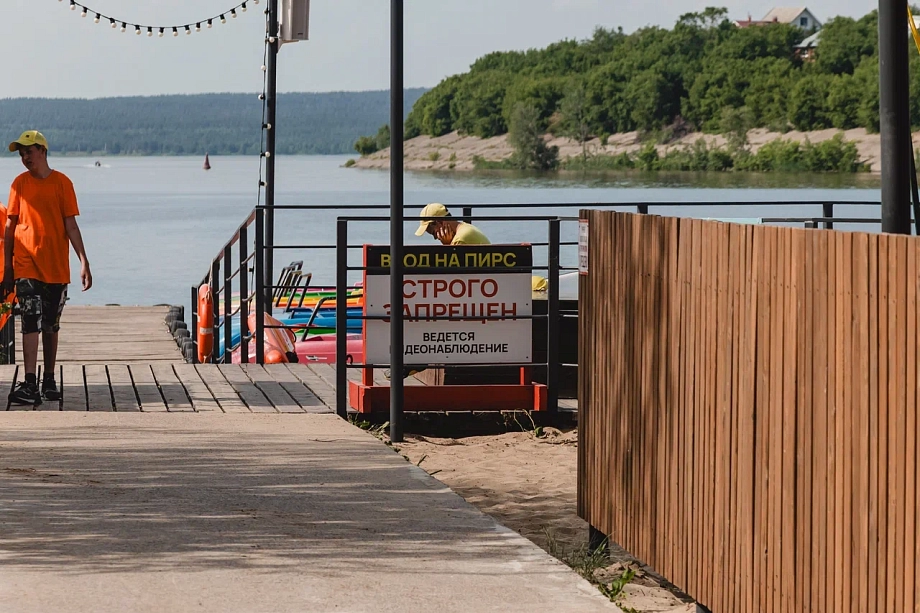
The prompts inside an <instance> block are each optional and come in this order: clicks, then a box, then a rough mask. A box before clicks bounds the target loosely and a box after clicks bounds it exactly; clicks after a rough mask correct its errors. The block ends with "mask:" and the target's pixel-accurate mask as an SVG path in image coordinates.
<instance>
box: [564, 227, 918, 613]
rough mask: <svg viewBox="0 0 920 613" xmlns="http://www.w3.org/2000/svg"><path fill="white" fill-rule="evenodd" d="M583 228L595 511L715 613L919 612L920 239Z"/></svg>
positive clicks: (584, 412)
mask: <svg viewBox="0 0 920 613" xmlns="http://www.w3.org/2000/svg"><path fill="white" fill-rule="evenodd" d="M581 216H582V218H585V219H588V220H589V228H590V230H589V247H590V251H589V261H588V267H589V274H588V275H587V276H584V277H582V282H581V287H580V290H579V298H580V309H581V310H580V318H579V326H580V331H579V333H580V337H581V342H580V343H579V353H580V355H579V413H580V414H579V427H580V429H581V433H580V439H581V440H580V441H579V449H578V452H579V457H578V462H579V465H578V468H579V471H578V480H579V485H578V511H579V514H580V515H581V517H583V518H584V519H585V520H587V521H588V523H589V524H591V525H592V526H594V527H595V528H596V529H598V530H600V531H601V532H603V533H604V534H607V535H609V537H610V539H611V540H612V541H614V542H616V543H618V544H620V545H622V546H623V547H624V548H625V549H627V550H628V551H630V552H631V553H633V554H634V555H635V556H636V557H638V558H639V559H641V560H643V561H645V562H646V563H648V564H649V565H650V566H652V567H653V568H655V569H656V570H657V571H658V572H660V573H661V574H662V575H664V576H665V577H667V578H668V579H669V580H670V581H672V582H673V583H674V584H675V585H677V586H678V587H680V588H681V589H683V590H684V591H686V592H687V593H688V594H690V595H691V596H693V597H694V598H696V599H697V600H698V601H699V602H700V603H702V604H703V605H705V606H706V607H708V608H709V609H710V610H711V611H713V613H735V612H739V613H760V612H767V613H787V612H788V613H791V612H796V613H797V612H800V611H813V612H821V613H824V612H847V613H849V612H853V613H857V612H858V613H863V612H872V611H878V612H890V611H918V610H920V594H918V592H920V590H918V587H920V563H918V558H920V538H918V526H917V511H918V494H920V488H918V466H917V461H918V457H917V441H918V436H920V433H918V427H920V421H918V419H917V404H918V400H920V396H918V388H917V386H918V384H920V376H918V354H917V352H918V341H917V334H918V325H920V322H918V317H920V310H918V308H917V307H918V305H917V295H918V289H920V288H918V278H917V274H918V263H920V239H916V238H911V237H906V236H890V235H872V234H858V233H847V232H834V231H826V230H799V229H792V228H778V227H768V226H744V225H736V224H726V223H719V222H710V221H701V220H691V219H672V218H663V217H652V216H642V215H630V214H622V213H614V212H602V211H582V214H581Z"/></svg>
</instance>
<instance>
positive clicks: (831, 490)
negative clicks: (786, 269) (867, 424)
mask: <svg viewBox="0 0 920 613" xmlns="http://www.w3.org/2000/svg"><path fill="white" fill-rule="evenodd" d="M836 239H837V233H835V232H831V233H830V234H829V235H828V245H827V250H828V253H827V266H828V271H827V279H828V287H827V292H828V296H827V298H828V305H827V308H828V312H827V317H828V326H827V336H828V338H827V343H828V348H827V369H828V376H827V390H828V391H827V402H828V410H827V415H828V419H827V427H828V433H827V438H828V446H827V455H828V471H827V479H828V483H827V486H828V502H827V518H828V535H827V547H828V583H827V600H828V602H827V611H828V613H831V612H836V613H839V612H840V611H841V609H842V605H841V595H840V589H841V587H842V583H843V582H842V580H841V578H840V575H839V570H840V567H839V564H840V560H841V558H842V557H843V556H842V551H841V547H842V543H841V542H840V541H841V540H842V527H840V526H839V521H838V520H837V515H836V513H837V496H838V492H839V490H840V489H841V488H840V485H839V483H838V480H837V466H838V463H839V462H838V452H837V440H838V437H837V414H838V410H839V407H840V402H839V395H838V393H839V388H838V387H837V374H838V373H839V366H838V361H837V348H838V332H839V328H838V326H837V321H838V318H837V303H838V296H837V240H836ZM838 527H839V529H840V532H839V533H838Z"/></svg>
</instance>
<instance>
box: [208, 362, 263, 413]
mask: <svg viewBox="0 0 920 613" xmlns="http://www.w3.org/2000/svg"><path fill="white" fill-rule="evenodd" d="M217 369H218V370H219V371H220V373H221V374H222V375H223V376H224V377H225V378H226V379H227V382H228V383H229V384H230V385H231V386H233V389H234V391H236V393H237V394H239V395H240V398H241V399H242V400H243V402H245V403H246V406H247V407H249V410H250V411H252V412H253V413H277V411H276V410H275V407H274V406H273V405H272V403H271V401H270V400H269V399H268V398H266V396H265V394H263V393H262V392H261V391H260V390H259V388H257V387H256V386H255V385H254V384H253V383H252V381H251V380H250V379H249V377H248V376H247V375H246V373H245V372H244V371H243V369H242V368H240V365H239V364H218V365H217Z"/></svg>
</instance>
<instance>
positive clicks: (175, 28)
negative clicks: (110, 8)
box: [58, 0, 259, 36]
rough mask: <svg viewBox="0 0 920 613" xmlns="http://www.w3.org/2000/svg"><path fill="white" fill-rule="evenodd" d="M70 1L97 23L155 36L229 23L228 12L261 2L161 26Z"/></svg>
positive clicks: (248, 0) (190, 31)
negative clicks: (166, 32) (105, 23)
mask: <svg viewBox="0 0 920 613" xmlns="http://www.w3.org/2000/svg"><path fill="white" fill-rule="evenodd" d="M63 1H64V0H58V2H63ZM69 2H70V10H72V11H75V10H77V9H78V8H79V9H80V16H81V17H86V16H87V15H89V14H93V15H95V17H94V18H93V21H94V22H95V23H100V22H101V21H108V22H109V24H110V26H111V27H112V28H117V27H118V24H121V31H122V32H126V31H127V30H128V28H129V27H133V28H134V31H135V32H136V33H137V34H140V33H141V31H142V30H146V31H147V35H148V36H153V32H154V31H157V32H159V35H160V36H163V33H164V32H165V31H167V30H168V31H172V34H173V36H178V35H179V31H180V30H185V33H186V34H191V33H192V28H193V27H194V28H195V31H196V32H201V24H202V23H207V26H208V27H209V28H210V27H211V25H212V24H213V22H214V20H215V19H219V20H220V22H221V23H227V18H226V15H227V13H230V16H231V17H233V18H236V16H237V12H236V11H237V9H239V10H240V11H242V12H244V13H245V12H246V8H247V6H248V5H249V3H250V2H251V3H252V4H259V0H244V1H243V2H239V3H238V4H236V5H234V6H232V7H231V8H229V9H227V10H225V11H221V12H220V13H218V14H217V15H213V16H211V17H207V18H205V19H197V20H195V21H190V22H188V23H177V24H171V25H162V26H160V25H147V24H142V23H133V22H131V21H127V20H125V19H119V18H117V17H114V16H112V15H106V14H105V13H103V12H102V11H97V10H96V9H93V8H90V7H88V6H86V5H85V4H81V3H80V2H77V1H76V0H69Z"/></svg>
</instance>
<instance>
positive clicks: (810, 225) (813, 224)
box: [805, 221, 818, 230]
mask: <svg viewBox="0 0 920 613" xmlns="http://www.w3.org/2000/svg"><path fill="white" fill-rule="evenodd" d="M805 229H806V230H817V229H818V222H817V221H806V222H805Z"/></svg>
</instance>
